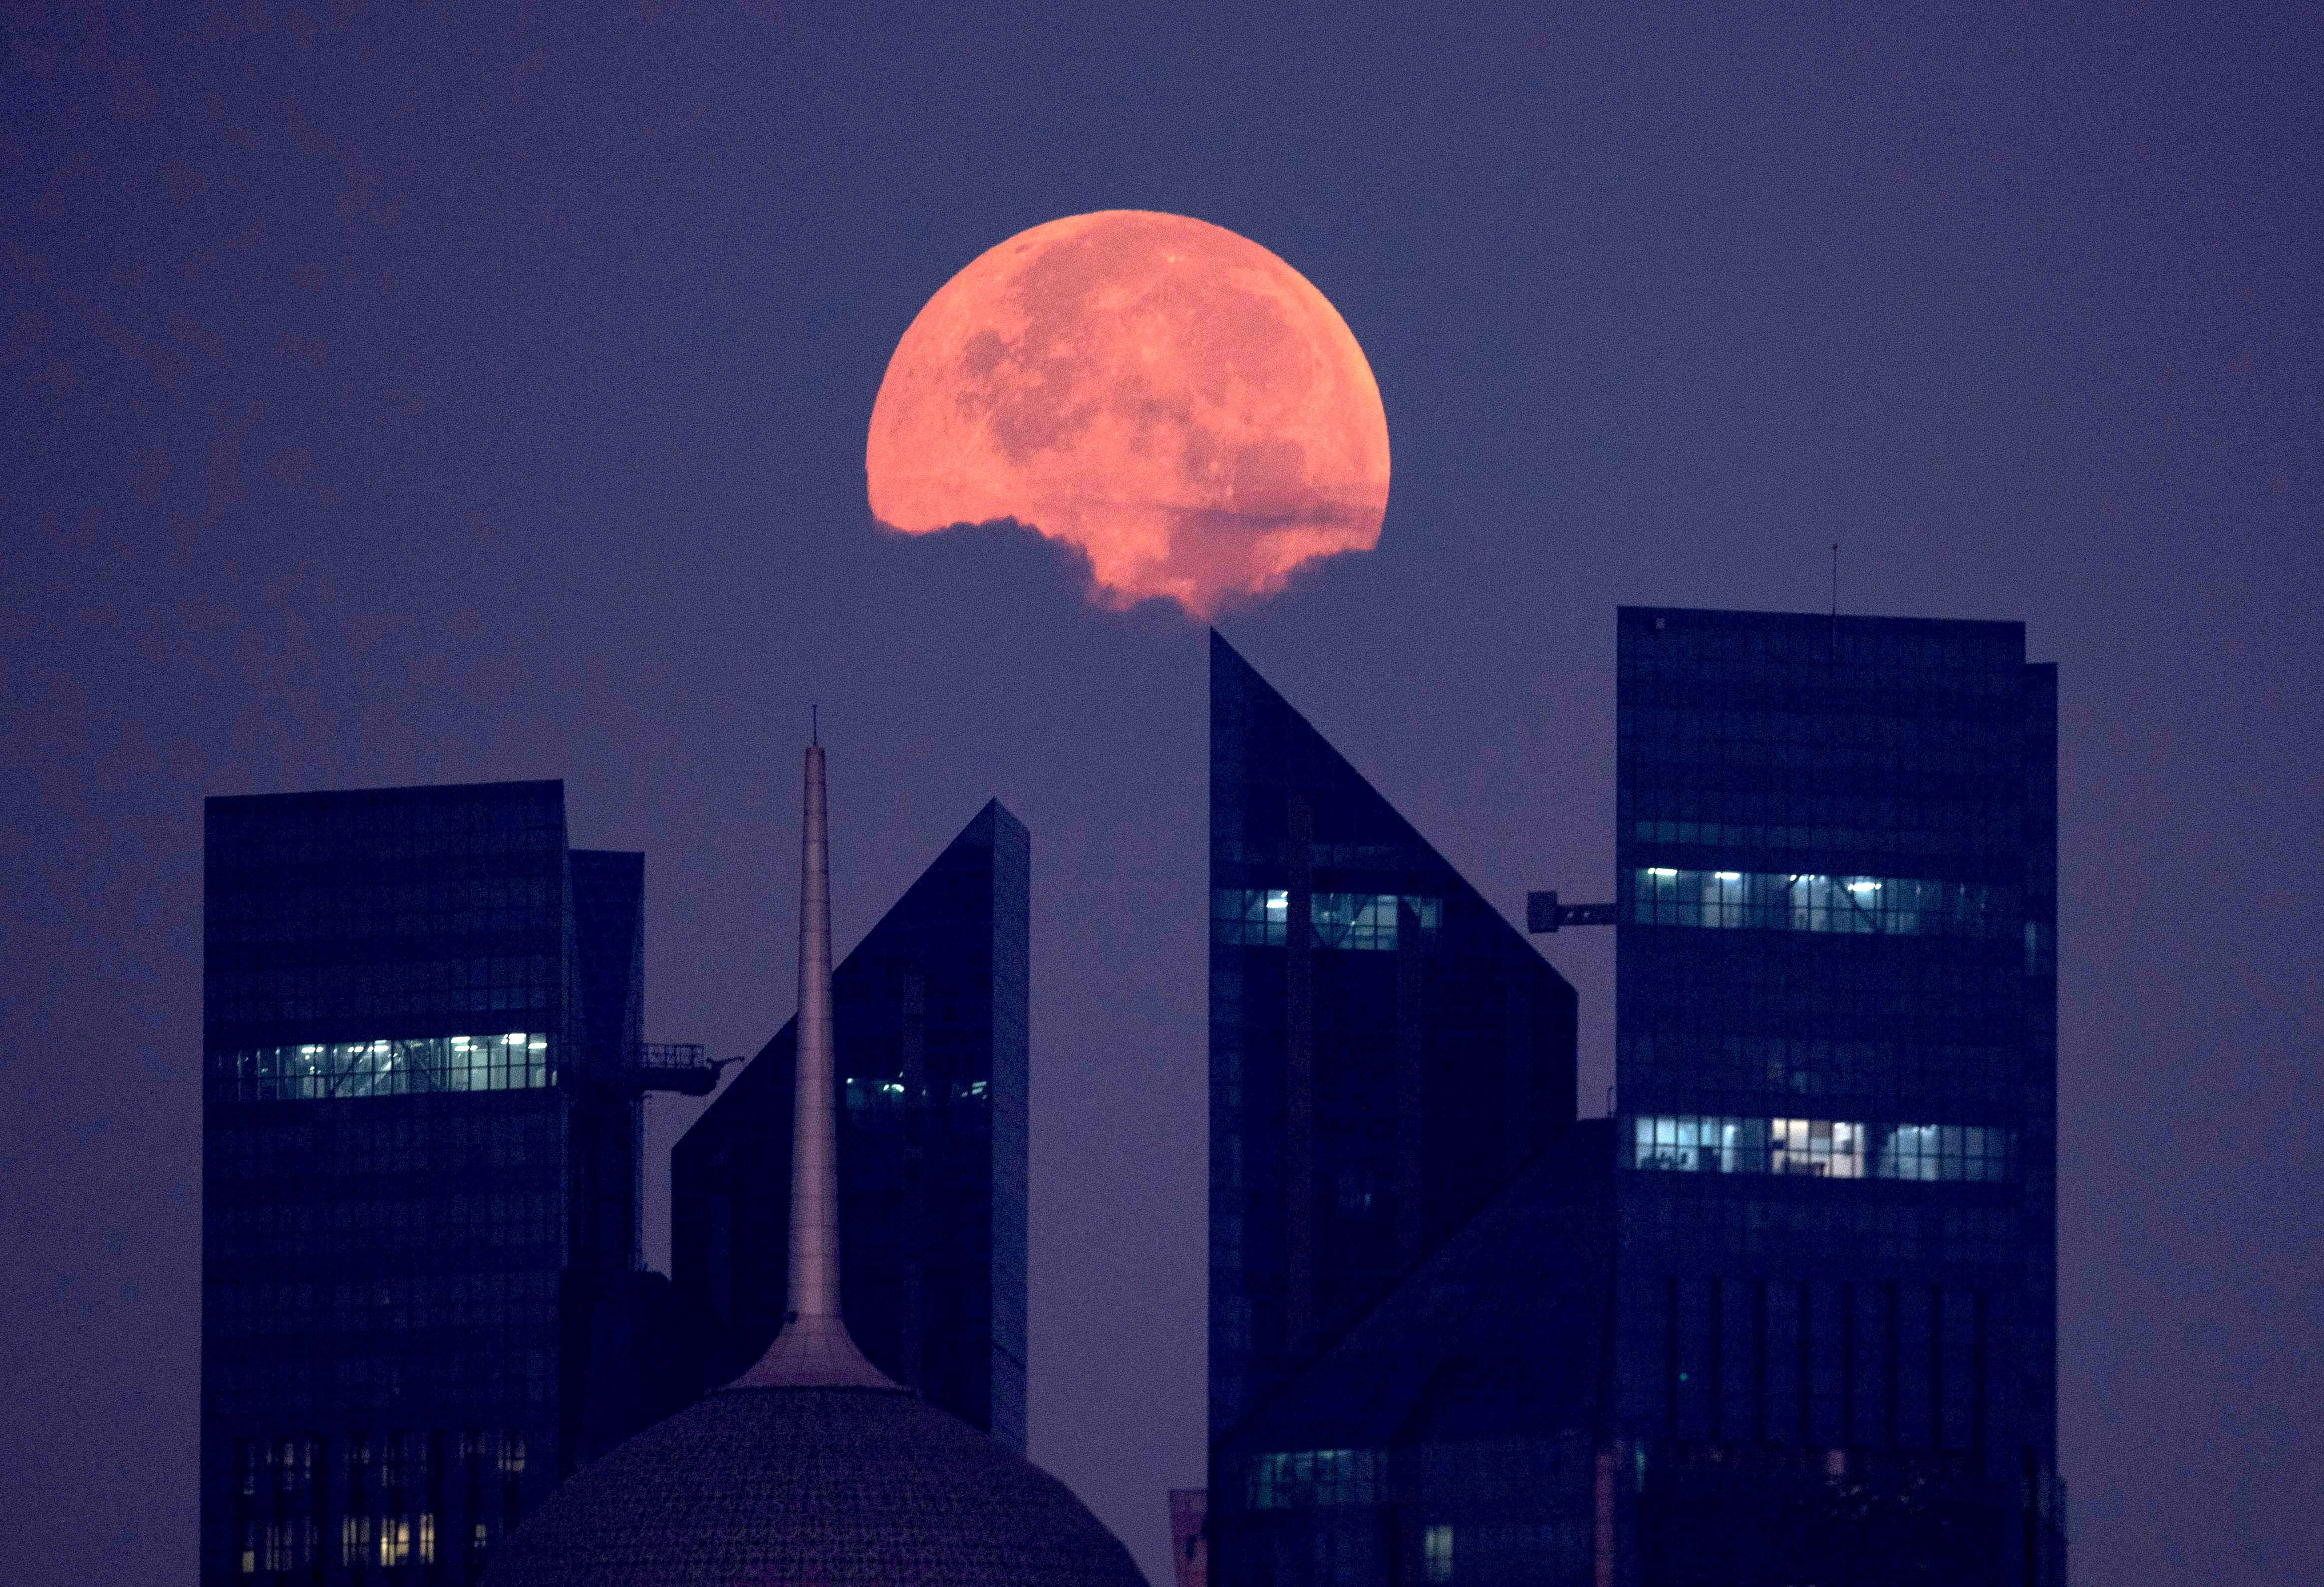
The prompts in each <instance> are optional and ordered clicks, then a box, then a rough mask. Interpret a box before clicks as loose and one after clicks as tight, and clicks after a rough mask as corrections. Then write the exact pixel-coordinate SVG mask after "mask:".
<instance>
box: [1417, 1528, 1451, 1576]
mask: <svg viewBox="0 0 2324 1587" xmlns="http://www.w3.org/2000/svg"><path fill="white" fill-rule="evenodd" d="M1420 1557H1421V1563H1422V1564H1423V1566H1424V1567H1425V1574H1426V1575H1427V1577H1428V1579H1429V1580H1430V1581H1432V1582H1450V1581H1451V1580H1452V1527H1427V1528H1426V1529H1425V1530H1424V1531H1423V1532H1422V1533H1421V1534H1420Z"/></svg>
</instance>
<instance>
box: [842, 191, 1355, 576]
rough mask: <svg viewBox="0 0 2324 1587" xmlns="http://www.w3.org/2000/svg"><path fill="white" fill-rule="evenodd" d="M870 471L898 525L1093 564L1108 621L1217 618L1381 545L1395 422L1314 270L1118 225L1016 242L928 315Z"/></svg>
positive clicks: (1055, 231) (1200, 232) (1149, 223)
mask: <svg viewBox="0 0 2324 1587" xmlns="http://www.w3.org/2000/svg"><path fill="white" fill-rule="evenodd" d="M863 468H864V474H865V476H866V479H867V482H868V484H869V489H870V495H871V512H872V516H874V517H875V518H877V519H879V520H880V521H881V522H882V523H885V524H887V525H888V526H889V527H890V528H892V529H898V530H901V531H904V532H905V533H908V534H929V533H933V532H935V531H938V530H942V529H947V528H950V527H952V526H954V525H956V524H964V523H984V522H990V521H994V520H997V519H1014V520H1016V521H1018V522H1019V523H1021V524H1023V525H1025V526H1026V527H1028V528H1030V529H1033V530H1036V531H1038V532H1040V533H1041V534H1043V535H1046V536H1047V537H1048V538H1049V539H1051V540H1063V541H1065V542H1066V543H1068V544H1070V545H1073V546H1075V547H1078V548H1079V549H1081V550H1082V551H1084V553H1086V554H1087V556H1088V558H1089V561H1090V567H1091V569H1092V570H1093V574H1094V576H1095V578H1096V583H1097V586H1098V591H1099V593H1100V595H1101V596H1102V598H1103V599H1104V600H1105V601H1106V603H1107V604H1111V605H1114V606H1128V605H1130V604H1134V603H1136V602H1139V601H1143V600H1149V599H1152V598H1155V597H1157V596H1159V597H1163V598H1166V599H1168V600H1173V601H1176V602H1178V603H1179V604H1181V605H1183V606H1185V608H1186V609H1187V610H1188V611H1190V612H1193V613H1194V614H1196V615H1198V616H1203V617H1209V616H1213V615H1215V614H1217V613H1218V611H1219V610H1220V609H1221V607H1222V605H1224V604H1230V603H1232V602H1234V601H1236V600H1238V599H1247V598H1251V597H1256V596H1260V595H1268V594H1269V593H1271V592H1273V591H1275V590H1277V589H1280V588H1281V587H1282V586H1283V585H1284V583H1285V582H1286V580H1288V579H1289V578H1290V577H1291V575H1292V573H1293V572H1294V571H1295V570H1296V569H1297V568H1298V567H1301V566H1303V565H1304V564H1306V563H1308V562H1312V561H1314V560H1315V559H1317V558H1323V557H1332V556H1337V555H1339V554H1340V553H1342V552H1344V551H1368V550H1370V549H1372V548H1373V547H1374V546H1377V545H1378V544H1379V532H1380V520H1381V518H1382V516H1383V514H1385V512H1387V510H1388V418H1387V415H1386V414H1385V413H1384V412H1383V411H1381V408H1380V397H1379V383H1377V382H1375V381H1374V380H1373V379H1372V371H1371V365H1370V364H1368V363H1366V362H1365V360H1364V353H1363V349H1362V348H1361V347H1360V346H1357V345H1356V338H1355V336H1354V334H1353V333H1351V331H1350V330H1349V329H1348V327H1347V322H1346V321H1344V320H1342V318H1340V315H1339V311H1338V310H1337V309H1333V307H1332V305H1331V303H1330V302H1329V301H1328V300H1326V299H1325V298H1324V296H1323V293H1321V292H1319V291H1316V290H1315V288H1314V286H1313V285H1312V284H1310V283H1309V281H1307V278H1306V277H1305V276H1303V275H1301V274H1300V273H1299V272H1297V271H1296V270H1294V269H1292V268H1291V266H1289V265H1288V264H1286V263H1284V262H1283V261H1282V260H1280V259H1278V258H1277V257H1276V256H1275V255H1274V254H1270V253H1268V251H1267V250H1266V249H1265V248H1262V247H1260V246H1259V245H1258V244H1256V243H1254V242H1251V241H1250V239H1248V238H1246V237H1242V236H1238V235H1236V234H1235V233H1233V232H1231V231H1228V230H1226V229H1225V228H1224V227H1222V226H1212V225H1210V224H1209V223H1208V222H1206V221H1200V220H1193V219H1189V218H1188V217H1185V216H1180V215H1161V214H1157V213H1155V212H1153V211H1150V210H1143V209H1108V210H1101V211H1099V212H1097V213H1096V214H1093V215H1073V216H1067V217H1065V218H1064V219H1062V220H1053V221H1050V222H1048V223H1047V224H1046V225H1043V226H1035V227H1033V228H1032V229H1031V230H1030V231H1024V232H1019V233H1018V234H1017V235H1015V236H1013V237H1010V239H1009V240H1008V241H1007V242H1005V243H1002V244H1001V245H998V246H996V247H993V248H991V249H989V250H987V251H986V252H985V253H983V254H980V255H978V256H977V258H976V259H975V260H974V261H973V262H972V263H970V264H969V265H968V267H967V268H966V269H964V270H963V271H962V272H960V273H959V274H958V275H955V276H954V277H953V278H952V280H950V281H946V282H945V285H944V288H943V290H942V291H938V292H937V293H936V296H935V297H933V298H931V299H929V300H928V301H927V307H925V308H923V309H921V310H920V312H919V314H918V316H917V317H916V318H914V319H913V321H912V323H911V327H910V328H909V329H908V330H906V331H905V332H904V339H903V340H902V341H901V342H899V343H898V344H897V346H896V352H895V355H894V356H893V357H892V358H890V360H889V361H888V373H887V374H886V376H885V377H884V378H883V379H882V380H881V383H880V395H879V398H878V400H877V401H874V402H873V404H872V407H871V438H870V440H869V441H868V442H867V443H866V445H865V447H864V451H863Z"/></svg>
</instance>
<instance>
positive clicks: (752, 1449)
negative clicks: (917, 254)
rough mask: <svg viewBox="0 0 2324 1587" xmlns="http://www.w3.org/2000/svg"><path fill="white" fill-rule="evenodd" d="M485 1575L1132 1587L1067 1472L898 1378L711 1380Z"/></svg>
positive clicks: (563, 1500) (669, 1585)
mask: <svg viewBox="0 0 2324 1587" xmlns="http://www.w3.org/2000/svg"><path fill="white" fill-rule="evenodd" d="M484 1580H485V1582H486V1583H487V1587H761V1584H762V1583H763V1584H765V1587H774V1584H776V1583H784V1584H791V1583H810V1582H811V1583H816V1587H854V1584H858V1583H861V1584H862V1587H873V1584H875V1583H876V1584H877V1587H984V1584H985V1583H991V1584H992V1587H1002V1584H1003V1583H1006V1584H1007V1587H1146V1579H1145V1577H1144V1576H1142V1575H1141V1574H1139V1570H1138V1567H1137V1566H1136V1565H1135V1564H1132V1563H1130V1554H1129V1551H1128V1550H1126V1549H1125V1548H1123V1547H1122V1545H1121V1544H1120V1542H1119V1541H1117V1540H1116V1539H1115V1537H1114V1536H1113V1535H1112V1534H1111V1532H1108V1531H1107V1530H1106V1529H1105V1527H1103V1526H1102V1525H1101V1524H1100V1523H1099V1521H1098V1519H1097V1518H1096V1517H1094V1516H1093V1515H1091V1514H1090V1513H1089V1511H1088V1510H1087V1509H1084V1508H1083V1507H1082V1504H1081V1501H1080V1500H1079V1499H1075V1498H1074V1496H1073V1494H1072V1493H1071V1492H1070V1491H1068V1490H1067V1489H1066V1488H1065V1484H1064V1483H1062V1482H1060V1481H1057V1480H1056V1478H1054V1477H1052V1476H1049V1475H1048V1474H1047V1472H1043V1471H1041V1470H1040V1469H1039V1468H1038V1467H1037V1466H1035V1465H1034V1464H1033V1463H1032V1462H1029V1461H1027V1460H1025V1459H1022V1458H1021V1457H1019V1456H1018V1455H1015V1454H1011V1453H1009V1452H1008V1451H1007V1450H1004V1449H1002V1448H1001V1446H1000V1445H999V1444H995V1443H993V1442H992V1440H991V1439H990V1438H988V1437H986V1436H985V1435H983V1434H982V1433H979V1432H978V1431H977V1430H976V1429H975V1428H973V1427H971V1426H969V1425H968V1424H967V1423H965V1422H963V1421H961V1420H959V1419H958V1418H957V1417H955V1416H950V1415H947V1414H946V1413H945V1412H943V1411H940V1410H938V1409H936V1407H933V1406H931V1405H929V1404H927V1402H926V1401H924V1400H922V1399H921V1398H919V1397H918V1395H915V1394H912V1393H910V1392H908V1391H906V1390H901V1389H860V1388H782V1389H753V1388H742V1387H737V1388H733V1389H722V1390H720V1391H719V1392H717V1393H715V1394H712V1395H710V1396H708V1397H707V1398H704V1399H702V1400H700V1401H698V1402H696V1404H695V1405H693V1406H691V1407H688V1408H687V1409H686V1410H683V1411H680V1412H679V1413H678V1415H676V1416H671V1417H670V1418H669V1420H667V1421H665V1422H662V1423H660V1424H659V1425H658V1426H653V1427H650V1428H648V1429H647V1430H646V1431H645V1432H643V1433H641V1434H639V1435H637V1436H636V1437H635V1438H632V1439H631V1440H630V1441H629V1442H628V1443H627V1444H622V1446H621V1447H620V1448H619V1449H616V1450H614V1451H613V1453H611V1454H608V1455H607V1456H605V1457H604V1459H603V1460H600V1461H598V1462H596V1463H595V1464H594V1465H591V1466H589V1467H587V1468H586V1470H584V1471H582V1472H578V1473H576V1475H575V1476H574V1477H573V1478H572V1480H571V1481H567V1483H566V1484H565V1485H564V1486H563V1487H562V1488H560V1489H558V1490H557V1492H556V1493H555V1494H554V1495H552V1496H551V1497H550V1498H549V1500H548V1502H547V1503H545V1504H543V1505H542V1506H541V1507H540V1509H539V1510H537V1511H535V1512H534V1513H533V1515H532V1517H531V1518H530V1519H529V1520H528V1521H527V1522H526V1523H525V1525H524V1526H523V1527H520V1528H519V1529H518V1530H517V1531H516V1532H515V1533H514V1534H513V1535H512V1536H511V1537H510V1538H509V1539H508V1540H507V1542H506V1543H504V1544H503V1545H502V1547H501V1549H500V1551H499V1552H498V1553H497V1554H496V1555H494V1556H493V1561H492V1565H491V1568H490V1570H489V1571H488V1572H487V1573H486V1574H485V1578H484Z"/></svg>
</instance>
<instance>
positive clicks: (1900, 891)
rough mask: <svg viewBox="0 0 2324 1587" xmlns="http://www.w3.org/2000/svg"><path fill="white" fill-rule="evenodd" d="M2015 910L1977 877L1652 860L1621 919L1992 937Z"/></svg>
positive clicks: (2010, 929)
mask: <svg viewBox="0 0 2324 1587" xmlns="http://www.w3.org/2000/svg"><path fill="white" fill-rule="evenodd" d="M2014 917H2015V900H2014V899H2012V898H2011V897H2010V896H2009V890H2007V889H2004V888H1997V887H1987V886H1983V885H1981V884H1978V883H1975V882H1962V881H1914V880H1912V879H1910V878H1905V877H1895V876H1826V875H1820V874H1815V873H1811V872H1781V871H1774V872H1768V871H1683V870H1679V869H1676V868H1674V867H1672V866H1667V865H1649V866H1646V867H1643V868H1640V869H1638V870H1635V871H1633V872H1631V873H1630V898H1629V909H1628V911H1627V913H1626V916H1625V918H1626V919H1627V920H1628V922H1629V923H1630V924H1631V925H1634V926H1698V927H1711V928H1714V929H1717V928H1727V929H1736V928H1742V929H1749V930H1760V931H1829V932H1840V933H1846V934H1858V935H1865V936H1875V937H1878V936H1889V937H1915V936H1918V937H1997V936H2005V935H2010V934H2014V933H2015V932H2016V931H2017V930H2018V929H2019V927H2018V926H2017V925H2016V924H2015V918H2014Z"/></svg>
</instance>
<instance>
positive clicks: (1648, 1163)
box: [1629, 1114, 2015, 1183]
mask: <svg viewBox="0 0 2324 1587" xmlns="http://www.w3.org/2000/svg"><path fill="white" fill-rule="evenodd" d="M1629 1139H1630V1147H1629V1153H1630V1155H1629V1164H1630V1167H1634V1168H1645V1169H1653V1170H1658V1171H1661V1172H1665V1173H1679V1174H1796V1175H1802V1176H1807V1177H1811V1178H1818V1179H1863V1178H1877V1179H1905V1180H1922V1181H1929V1182H1934V1181H1939V1180H1943V1181H1947V1182H1960V1181H1964V1180H1966V1181H1973V1182H1974V1181H1983V1182H1992V1183H1998V1182H2000V1181H2003V1180H2006V1178H2008V1177H2009V1175H2010V1163H2009V1155H2010V1148H2011V1143H2012V1141H2013V1140H2014V1139H2015V1137H2014V1136H2013V1134H2012V1132H2011V1131H2009V1130H2004V1129H1999V1128H1997V1127H1996V1126H1993V1125H1989V1124H1877V1125H1875V1124H1865V1123H1860V1122H1858V1121H1854V1120H1849V1119H1759V1118H1735V1117H1717V1116H1709V1115H1700V1114H1659V1115H1655V1114H1642V1115H1639V1116H1637V1117H1634V1118H1633V1119H1632V1120H1631V1121H1630V1130H1629Z"/></svg>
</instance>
